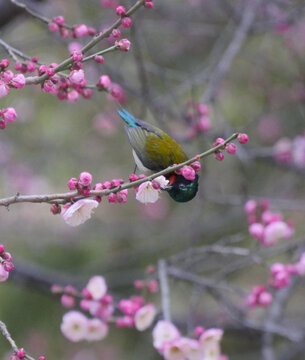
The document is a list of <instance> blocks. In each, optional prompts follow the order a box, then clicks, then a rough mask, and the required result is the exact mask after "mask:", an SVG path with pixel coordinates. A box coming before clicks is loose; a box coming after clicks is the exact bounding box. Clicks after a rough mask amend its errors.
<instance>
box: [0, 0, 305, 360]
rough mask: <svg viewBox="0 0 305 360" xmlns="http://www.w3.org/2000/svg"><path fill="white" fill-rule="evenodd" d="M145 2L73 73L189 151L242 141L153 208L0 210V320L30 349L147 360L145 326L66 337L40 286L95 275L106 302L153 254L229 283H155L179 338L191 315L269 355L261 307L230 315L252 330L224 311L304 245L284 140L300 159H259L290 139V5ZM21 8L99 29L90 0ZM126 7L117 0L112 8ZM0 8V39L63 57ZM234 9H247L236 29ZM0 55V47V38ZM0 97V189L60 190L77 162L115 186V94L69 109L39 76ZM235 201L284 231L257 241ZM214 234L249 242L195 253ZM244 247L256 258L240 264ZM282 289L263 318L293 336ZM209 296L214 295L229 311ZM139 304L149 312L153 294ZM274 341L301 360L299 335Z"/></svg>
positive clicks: (29, 24) (101, 13)
mask: <svg viewBox="0 0 305 360" xmlns="http://www.w3.org/2000/svg"><path fill="white" fill-rule="evenodd" d="M110 2H111V1H110ZM154 2H155V7H154V8H153V9H152V10H147V9H144V8H142V9H140V10H139V11H138V12H137V13H136V14H135V15H134V16H133V21H134V26H133V27H132V28H131V29H128V30H122V31H123V37H126V38H128V39H129V40H130V41H131V43H132V45H131V50H130V51H129V52H128V53H124V52H119V51H117V52H115V53H110V54H107V55H105V63H104V64H101V65H98V64H96V63H93V62H92V63H88V64H86V65H85V67H84V69H85V73H86V78H87V79H88V82H90V83H96V81H97V79H98V77H99V76H100V75H101V74H108V75H109V76H110V77H111V79H112V80H113V81H114V82H116V83H118V84H120V86H121V87H122V91H123V92H124V96H125V101H124V107H126V109H127V110H128V111H129V112H131V113H133V114H134V115H135V116H136V117H138V118H141V119H145V120H146V121H149V122H151V123H153V124H155V125H157V126H159V127H160V128H162V129H163V130H165V131H167V132H168V133H169V134H171V135H172V136H173V137H175V138H176V139H178V140H179V141H180V142H181V143H182V144H183V147H184V148H185V150H186V152H187V153H188V154H189V155H190V156H193V155H196V154H197V153H199V152H203V151H204V150H207V149H209V148H210V147H211V146H212V144H213V141H214V140H215V138H216V137H218V136H222V137H227V136H229V135H230V134H231V133H233V132H236V131H241V132H246V133H248V134H249V137H250V141H249V143H248V144H247V145H245V146H241V145H238V150H237V154H236V155H234V156H233V155H229V154H226V155H225V159H224V161H222V162H218V161H217V160H215V159H214V157H213V156H210V157H209V158H206V159H205V160H204V161H203V163H202V172H201V176H200V190H199V193H198V196H197V197H196V199H194V200H193V201H191V202H189V203H185V204H177V203H174V202H173V201H172V200H171V199H170V198H169V197H168V196H167V195H166V194H162V196H161V198H160V200H159V201H158V202H157V203H156V204H154V205H146V206H144V205H142V204H140V203H139V202H137V201H136V200H135V196H134V194H133V193H132V192H130V194H129V197H128V202H127V203H126V204H124V205H115V204H109V203H108V202H107V199H106V198H105V199H103V201H102V203H101V205H100V206H99V208H98V209H97V210H96V211H95V214H94V216H93V217H92V219H90V220H89V221H88V222H86V223H85V224H84V225H82V226H80V227H77V228H71V227H69V226H68V225H66V224H65V223H64V222H63V220H62V219H61V217H60V216H53V215H52V214H51V213H50V206H49V205H47V204H16V205H12V206H10V208H9V211H7V209H5V208H2V209H0V210H1V215H0V226H1V241H0V242H1V243H4V244H5V245H6V247H7V250H8V251H10V252H11V253H12V255H13V259H14V263H15V267H16V270H15V271H14V272H13V273H12V275H11V277H10V279H9V281H7V282H5V283H2V284H1V289H0V294H1V296H0V319H1V320H3V321H4V322H5V323H6V325H7V326H8V328H9V331H10V332H11V333H12V334H13V336H14V338H15V340H16V342H17V343H18V344H20V346H22V347H24V348H25V349H26V350H27V351H28V352H29V353H30V354H31V355H32V356H35V357H38V355H42V354H45V355H46V356H47V358H48V359H73V360H84V359H86V360H99V359H107V360H115V359H126V360H129V359H143V358H145V359H147V360H148V359H151V360H153V359H159V358H160V356H159V355H158V354H157V352H156V351H155V350H154V349H153V347H152V341H151V331H150V330H147V331H146V332H144V333H138V332H136V331H135V330H132V329H115V327H112V328H111V330H110V333H109V336H108V337H107V338H106V339H105V340H103V341H102V342H99V343H93V344H91V343H79V344H72V343H70V342H69V341H68V340H66V339H65V338H64V337H63V336H62V334H61V332H60V323H61V319H62V316H63V314H64V313H65V309H64V308H63V307H62V306H61V304H60V299H59V298H58V297H56V296H54V295H52V294H51V293H50V291H49V287H50V285H51V284H52V283H59V284H73V285H75V286H77V287H78V288H81V287H82V286H84V285H85V284H86V282H87V281H88V279H89V278H90V277H91V276H93V275H96V274H100V275H103V276H105V278H106V279H107V282H108V284H109V288H110V291H111V292H112V293H113V294H114V296H115V298H117V299H119V298H121V297H123V296H129V295H131V294H132V293H133V288H132V284H133V282H134V280H136V279H139V278H144V277H146V276H147V275H146V274H145V268H146V266H147V265H149V264H154V265H156V264H157V263H158V260H159V259H161V258H164V259H168V262H169V263H170V264H171V265H173V266H175V268H180V269H184V270H185V271H188V272H190V273H192V274H195V275H197V276H199V277H201V279H210V280H211V281H213V282H214V283H216V284H217V282H219V281H226V283H227V284H228V286H231V287H232V289H235V287H236V288H238V289H240V291H220V290H219V291H220V295H219V293H218V295H217V294H216V295H215V293H213V291H212V292H211V289H210V288H204V287H203V286H199V285H198V284H197V285H196V284H194V283H193V282H184V281H182V280H181V279H180V280H177V279H174V278H171V279H170V289H171V312H172V317H173V320H174V322H175V323H176V324H177V325H178V326H179V327H180V329H181V330H182V331H183V332H184V333H185V334H186V333H187V332H189V333H191V331H192V329H193V327H194V326H195V325H200V324H201V325H203V326H205V327H221V328H223V329H224V330H225V335H224V339H223V342H222V350H223V353H225V354H227V355H229V358H230V359H232V360H238V359H249V360H251V359H267V360H269V359H272V358H270V357H269V358H268V357H266V356H267V355H266V354H265V353H264V351H263V350H262V349H263V343H264V339H265V338H264V334H265V331H263V330H262V328H263V324H264V321H265V319H266V318H267V317H268V316H269V315H270V313H268V309H267V310H266V309H258V310H254V311H252V312H250V313H247V312H246V317H247V318H249V319H254V320H255V321H256V322H257V323H258V324H261V326H262V328H261V329H259V328H257V329H255V327H253V326H252V327H251V326H249V327H247V326H246V325H245V322H244V321H243V319H244V318H243V317H240V314H239V313H238V314H235V315H236V316H235V317H234V316H233V315H234V314H232V311H233V310H234V311H235V310H236V309H238V308H239V307H240V308H241V309H243V304H244V294H246V293H247V292H249V291H250V290H251V288H252V287H253V286H254V285H257V284H260V283H265V282H266V279H268V276H269V269H268V266H270V265H271V264H272V263H274V262H276V261H281V262H286V263H289V262H292V261H295V260H296V259H297V256H298V254H300V251H302V246H304V244H305V239H304V212H305V201H304V170H303V168H304V167H305V151H304V149H297V150H298V151H299V152H300V153H301V154H303V155H300V156H301V158H302V156H303V162H302V161H299V162H298V163H297V164H295V163H294V162H293V161H286V162H284V163H283V162H279V161H278V159H277V160H276V158H275V156H274V154H275V152H276V151H275V147H274V146H275V144H277V143H278V141H279V140H280V139H282V138H283V137H288V138H289V139H291V140H292V139H293V138H295V137H296V136H301V135H302V133H303V132H304V130H305V116H304V111H305V106H304V101H305V84H304V78H305V73H304V58H305V56H304V55H305V17H304V10H305V6H304V3H303V2H302V1H297V0H287V1H282V0H274V1H271V0H269V1H267V2H260V3H258V4H257V5H255V6H254V5H253V4H251V2H252V1H228V0H217V1H215V0H213V1H209V0H175V1H170V2H164V1H157V0H155V1H154ZM27 3H28V5H29V7H31V8H32V9H35V10H36V11H37V12H39V13H41V14H43V15H45V16H46V17H49V18H52V17H53V16H56V15H58V14H62V15H64V16H65V18H66V21H67V22H68V23H69V24H78V23H85V24H88V25H91V26H94V27H96V28H97V29H99V30H101V29H104V28H105V27H107V26H109V25H110V24H112V23H113V22H114V20H115V19H116V15H115V12H114V10H113V9H110V8H107V7H105V6H101V3H100V2H99V1H97V0H89V1H85V2H84V1H72V0H66V1H60V0H52V1H51V0H44V1H34V0H32V1H28V2H27ZM133 3H134V2H133V1H122V4H123V5H125V6H126V7H129V6H131V5H132V4H133ZM251 6H252V8H251ZM249 8H250V10H249ZM252 12H253V14H252V15H253V16H252V15H251V13H252ZM1 13H3V15H1ZM1 16H2V17H3V18H2V20H1V21H0V25H1V38H2V39H3V40H4V41H6V42H7V43H8V44H10V45H11V46H13V47H15V48H18V49H20V50H21V51H23V52H24V53H25V54H27V55H29V56H38V58H39V61H40V62H41V63H45V64H49V63H51V62H58V63H59V62H60V61H62V60H63V59H65V58H66V57H67V56H68V55H69V52H68V44H69V42H71V39H70V40H63V39H61V38H60V37H59V36H57V34H55V35H54V34H51V33H50V32H49V30H48V28H47V26H46V25H45V24H42V23H41V22H39V21H38V20H37V19H34V18H32V17H31V16H29V15H28V14H26V13H25V12H23V11H20V9H18V8H16V7H15V6H14V5H12V4H11V3H10V1H8V0H6V1H1V2H0V17H1ZM245 16H248V17H250V18H251V16H252V19H248V20H249V23H248V24H247V23H246V24H244V25H245V26H244V27H243V26H242V25H241V24H243V23H244V22H246V21H245ZM246 25H247V26H248V28H247V27H246ZM236 36H237V37H238V36H243V38H242V39H239V40H238V39H236ZM78 41H79V42H81V43H83V44H84V43H85V42H86V40H82V39H81V40H78ZM238 41H239V42H240V43H238ZM234 45H236V46H237V45H238V46H237V48H236V49H235V50H236V51H235V53H234V49H233V50H232V49H231V51H233V53H232V58H226V56H227V55H226V51H227V50H228V49H229V48H230V46H231V47H233V46H234ZM107 46H109V41H108V42H107V41H103V42H101V43H100V44H99V45H98V46H97V47H96V49H97V50H98V49H103V48H106V47H107ZM0 55H1V58H7V57H8V54H7V53H6V52H5V50H4V49H3V48H0ZM219 64H222V65H223V66H224V69H223V68H220V67H219ZM223 70H224V71H223ZM196 103H207V104H208V105H209V106H210V113H209V115H208V116H209V119H210V122H211V127H210V129H209V130H207V131H200V130H196V131H194V124H195V123H196V122H197V121H198V114H197V113H196V111H195V109H196ZM0 104H1V105H0V106H1V108H4V107H8V106H14V107H15V108H16V111H17V113H18V115H19V116H18V119H17V121H16V123H13V124H9V126H8V127H7V128H6V129H5V130H4V131H2V132H1V134H0V163H1V172H0V192H1V197H6V196H9V195H12V194H15V193H16V192H20V193H21V194H43V193H55V192H64V191H67V186H66V184H67V181H68V179H69V178H70V177H77V176H78V174H79V173H80V172H81V171H89V172H90V173H91V174H92V175H93V177H94V181H95V182H100V181H106V180H111V179H112V178H124V179H125V180H127V179H128V175H129V174H130V173H132V172H133V168H134V163H133V158H132V155H131V151H130V147H129V143H128V140H127V137H126V135H125V133H124V128H123V126H122V123H121V122H120V119H119V117H118V116H117V114H116V105H115V102H114V101H113V100H112V99H111V98H110V97H109V95H107V94H106V93H105V92H96V93H95V95H94V96H93V98H92V99H90V100H84V99H80V100H79V101H78V102H77V103H69V102H66V101H59V100H58V99H57V97H54V96H51V95H50V94H46V93H42V92H41V90H40V86H39V85H38V86H27V87H26V88H24V89H23V90H21V91H11V93H10V95H9V96H8V97H6V98H2V99H1V100H0ZM280 150H281V149H280ZM251 198H254V199H262V198H268V199H269V200H270V203H271V208H272V209H273V210H275V211H281V212H282V213H283V214H284V215H285V219H289V220H293V221H294V224H295V236H294V237H293V238H292V239H289V240H283V242H282V243H281V244H279V245H278V246H277V247H276V249H275V250H273V249H272V250H270V249H268V250H266V249H264V248H262V247H261V246H260V245H258V243H257V241H256V240H254V239H253V238H251V237H250V235H249V234H248V223H247V217H246V214H245V213H244V209H243V206H244V203H245V202H246V201H247V200H248V199H251ZM215 243H216V244H220V245H232V244H233V245H234V246H235V245H236V246H238V247H242V248H244V249H249V251H250V254H251V255H249V256H246V257H244V258H241V256H237V255H234V254H221V253H219V252H217V251H214V252H213V251H207V250H205V249H206V248H205V247H206V246H209V245H212V244H215ZM199 249H201V252H200V251H199ZM256 253H257V254H258V257H259V259H263V260H262V261H258V260H257V261H256V260H255V259H254V258H253V254H256ZM178 255H179V256H178ZM195 255H196V256H195ZM232 264H233V265H232ZM234 266H235V267H234ZM294 286H295V287H294V289H293V290H292V291H290V293H289V294H288V296H287V299H286V302H285V305H283V308H282V309H281V316H280V318H279V319H277V321H278V322H279V323H281V324H282V326H285V324H289V325H290V326H291V327H292V328H296V329H300V331H302V333H303V334H304V336H305V332H304V319H305V316H304V315H305V314H304V300H303V299H304V281H302V279H300V280H299V281H298V282H297V284H296V285H294ZM221 296H222V297H224V298H225V299H229V300H230V302H231V303H232V304H233V305H234V309H233V310H232V309H230V308H228V303H227V302H226V301H225V300H223V299H222V298H221ZM151 300H152V301H154V302H155V303H156V304H157V306H159V308H160V294H159V293H158V294H155V295H152V296H151ZM234 311H233V313H234ZM268 314H269V315H268ZM251 321H252V320H251ZM274 336H275V338H274V342H273V346H274V351H275V352H276V353H278V352H280V353H281V356H282V358H281V359H294V360H297V359H303V358H304V355H302V353H303V352H302V351H303V349H304V345H302V341H301V340H300V341H295V342H293V341H291V339H287V337H285V336H281V335H279V334H275V335H274ZM9 354H10V349H9V347H8V343H6V341H5V340H4V338H2V337H0V357H1V358H2V359H7V358H8V355H9ZM276 359H279V357H277V358H276Z"/></svg>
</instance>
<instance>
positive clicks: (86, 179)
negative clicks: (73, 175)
mask: <svg viewBox="0 0 305 360" xmlns="http://www.w3.org/2000/svg"><path fill="white" fill-rule="evenodd" d="M91 183H92V175H91V174H90V173H89V172H88V171H83V172H81V173H80V174H79V177H78V184H79V185H81V186H85V187H87V186H90V185H91Z"/></svg>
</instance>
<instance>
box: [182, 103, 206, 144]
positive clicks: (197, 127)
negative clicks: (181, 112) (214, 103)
mask: <svg viewBox="0 0 305 360" xmlns="http://www.w3.org/2000/svg"><path fill="white" fill-rule="evenodd" d="M185 119H186V121H187V123H188V124H190V127H189V130H188V134H187V137H188V139H190V140H192V139H194V138H195V137H197V136H198V135H199V134H200V133H204V132H206V131H208V130H210V128H211V120H210V107H209V105H206V104H203V103H198V102H195V101H189V102H188V103H187V107H186V114H185Z"/></svg>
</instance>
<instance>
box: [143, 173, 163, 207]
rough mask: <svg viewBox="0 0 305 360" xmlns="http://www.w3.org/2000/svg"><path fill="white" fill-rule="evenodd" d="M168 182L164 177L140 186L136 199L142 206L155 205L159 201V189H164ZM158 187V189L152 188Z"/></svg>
mask: <svg viewBox="0 0 305 360" xmlns="http://www.w3.org/2000/svg"><path fill="white" fill-rule="evenodd" d="M168 183H169V181H168V180H167V179H166V178H165V177H164V176H162V175H161V176H158V177H156V178H155V179H154V180H153V181H145V182H144V183H142V184H140V186H139V188H138V191H137V194H136V199H137V200H138V201H140V202H141V203H143V204H148V203H155V202H156V201H157V200H158V199H159V194H160V189H165V188H166V186H167V184H168ZM155 184H157V185H158V187H159V188H156V186H154V185H155Z"/></svg>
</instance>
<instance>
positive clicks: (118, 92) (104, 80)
mask: <svg viewBox="0 0 305 360" xmlns="http://www.w3.org/2000/svg"><path fill="white" fill-rule="evenodd" d="M96 86H97V87H98V88H99V89H100V90H105V91H107V92H108V98H109V100H112V101H114V100H116V101H118V102H119V103H120V104H124V103H126V100H127V98H126V94H125V92H124V91H123V89H122V87H121V86H120V85H119V84H116V83H113V82H112V81H111V79H110V77H109V76H108V75H101V76H100V77H99V79H98V82H97V84H96Z"/></svg>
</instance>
